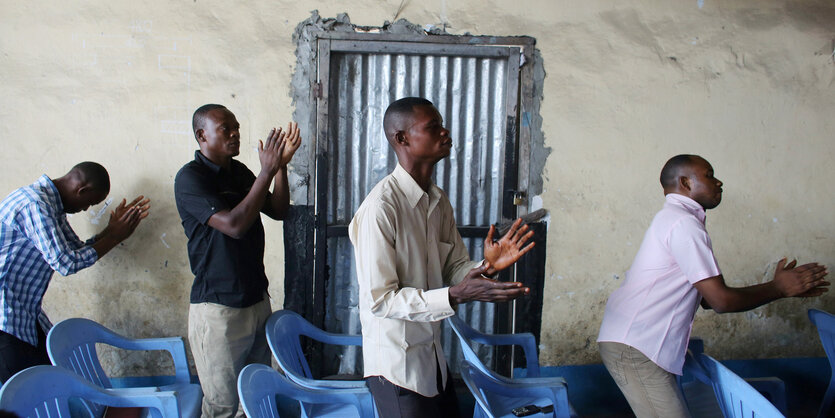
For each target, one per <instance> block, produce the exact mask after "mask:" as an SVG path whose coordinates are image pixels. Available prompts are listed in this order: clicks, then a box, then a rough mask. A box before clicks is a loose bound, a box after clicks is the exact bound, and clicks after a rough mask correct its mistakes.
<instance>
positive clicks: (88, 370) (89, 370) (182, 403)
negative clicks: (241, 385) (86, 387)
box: [46, 318, 203, 417]
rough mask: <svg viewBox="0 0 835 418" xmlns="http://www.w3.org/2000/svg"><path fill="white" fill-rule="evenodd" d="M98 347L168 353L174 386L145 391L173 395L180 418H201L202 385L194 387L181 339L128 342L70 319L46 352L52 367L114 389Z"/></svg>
mask: <svg viewBox="0 0 835 418" xmlns="http://www.w3.org/2000/svg"><path fill="white" fill-rule="evenodd" d="M97 343H98V344H107V345H111V346H113V347H118V348H121V349H124V350H164V351H167V352H168V353H169V354H170V355H171V357H172V358H173V359H174V369H175V373H176V374H175V376H174V382H173V383H171V384H168V385H163V386H158V387H157V386H154V387H144V388H143V389H144V390H145V391H146V393H147V394H148V395H149V396H153V394H154V393H155V392H156V393H165V394H166V395H165V396H169V395H168V394H173V396H174V398H175V399H176V401H177V408H178V410H179V415H178V416H182V417H199V416H200V413H201V410H200V407H201V403H202V401H203V391H202V390H201V389H200V385H199V384H196V383H191V374H190V373H189V369H188V360H187V358H186V350H185V344H184V342H183V339H182V338H181V337H169V338H146V339H132V338H126V337H123V336H121V335H119V334H116V333H114V332H113V331H111V330H109V329H107V328H105V327H104V326H102V325H101V324H98V323H96V322H95V321H91V320H89V319H84V318H70V319H67V320H64V321H61V322H59V323H57V324H55V326H53V327H52V329H51V330H50V331H49V334H48V335H47V338H46V346H47V351H48V352H49V358H50V360H51V361H52V364H54V365H56V366H60V367H63V368H65V369H67V370H71V371H72V372H74V373H76V374H77V375H79V376H81V377H83V378H84V379H86V380H87V381H88V382H90V383H92V384H94V385H96V386H98V387H100V388H103V389H110V388H112V387H113V385H112V384H111V381H110V378H109V377H108V376H107V374H106V373H105V372H104V370H103V369H102V366H101V363H100V361H99V357H98V354H97V353H96V344H97ZM161 396H162V395H161ZM84 407H85V408H86V409H87V410H88V412H89V414H90V415H91V416H93V417H100V416H102V414H103V413H104V408H103V407H102V405H99V404H96V403H92V402H84Z"/></svg>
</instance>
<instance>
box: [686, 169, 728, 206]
mask: <svg viewBox="0 0 835 418" xmlns="http://www.w3.org/2000/svg"><path fill="white" fill-rule="evenodd" d="M685 173H686V175H687V178H688V181H689V184H690V198H691V199H693V200H695V201H696V202H697V203H698V204H700V205H702V207H703V208H705V209H713V208H715V207H716V206H719V202H721V201H722V182H721V181H719V179H717V178H716V177H713V167H711V166H710V163H709V162H707V161H706V160H705V159H704V158H696V159H695V161H693V162H692V163H691V164H690V165H689V166H688V168H687V170H686V171H685Z"/></svg>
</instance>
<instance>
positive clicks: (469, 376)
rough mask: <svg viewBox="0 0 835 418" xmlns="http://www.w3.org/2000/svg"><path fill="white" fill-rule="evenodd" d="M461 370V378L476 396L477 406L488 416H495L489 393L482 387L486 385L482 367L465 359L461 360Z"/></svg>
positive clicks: (474, 396) (490, 417) (491, 417)
mask: <svg viewBox="0 0 835 418" xmlns="http://www.w3.org/2000/svg"><path fill="white" fill-rule="evenodd" d="M459 370H460V371H461V379H463V380H464V384H465V385H467V389H469V390H470V393H471V394H472V395H473V398H475V403H476V408H477V409H481V411H482V412H483V413H484V414H486V415H487V417H489V418H493V416H494V415H493V412H492V410H491V408H490V402H488V401H487V394H486V393H485V392H484V390H483V389H482V387H483V386H484V375H483V372H482V371H481V368H480V367H478V365H476V364H473V363H472V362H471V361H469V360H466V359H465V360H464V361H462V362H461V365H460V366H459Z"/></svg>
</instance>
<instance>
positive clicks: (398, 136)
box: [394, 131, 409, 145]
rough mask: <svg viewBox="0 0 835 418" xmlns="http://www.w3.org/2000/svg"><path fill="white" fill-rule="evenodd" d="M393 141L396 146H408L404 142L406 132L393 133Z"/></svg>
mask: <svg viewBox="0 0 835 418" xmlns="http://www.w3.org/2000/svg"><path fill="white" fill-rule="evenodd" d="M394 141H395V142H397V144H398V145H408V144H409V143H408V142H407V141H406V132H405V131H397V132H395V133H394Z"/></svg>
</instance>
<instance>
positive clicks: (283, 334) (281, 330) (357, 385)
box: [266, 310, 376, 416]
mask: <svg viewBox="0 0 835 418" xmlns="http://www.w3.org/2000/svg"><path fill="white" fill-rule="evenodd" d="M266 327H267V329H266V332H267V344H269V346H270V350H271V351H272V352H273V357H275V360H276V362H278V365H279V367H280V368H281V370H282V371H284V374H285V375H286V376H287V378H288V379H290V380H291V381H293V382H295V383H296V384H298V385H299V386H301V387H304V388H308V389H313V390H319V391H322V393H323V394H332V393H334V392H333V389H339V390H349V391H353V390H361V391H365V392H367V393H368V394H369V396H368V397H367V398H366V397H364V398H363V402H366V403H367V404H368V405H367V406H366V407H363V408H365V409H363V410H366V409H367V408H370V409H368V410H376V408H375V407H374V404H373V400H372V398H371V396H370V395H371V392H370V391H369V390H368V385H366V383H365V381H364V380H323V379H314V377H313V374H312V373H311V371H310V365H309V364H308V363H307V359H306V358H305V356H304V351H303V350H302V345H301V337H302V336H306V337H309V338H312V339H314V340H316V341H319V342H322V343H325V344H334V345H352V346H362V336H361V335H346V334H334V333H330V332H325V331H323V330H321V329H319V328H317V327H315V326H313V324H311V323H310V322H308V321H307V320H306V319H304V318H302V317H301V316H300V315H299V314H297V313H295V312H293V311H288V310H280V311H276V312H273V314H272V315H270V317H269V318H268V319H267V326H266ZM300 405H301V407H302V415H303V416H311V415H310V414H312V413H314V412H315V411H313V410H312V409H310V408H308V407H307V406H306V405H307V404H305V403H304V402H300Z"/></svg>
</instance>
